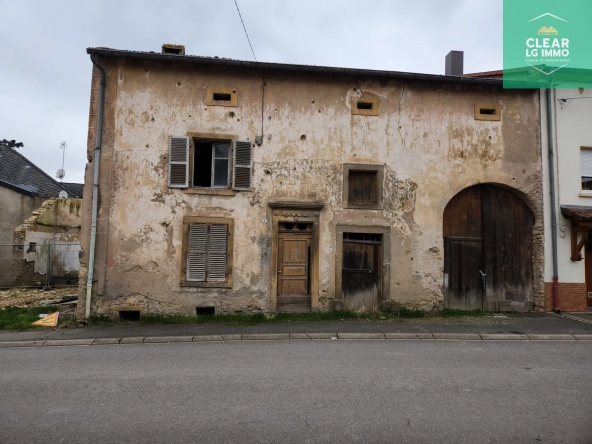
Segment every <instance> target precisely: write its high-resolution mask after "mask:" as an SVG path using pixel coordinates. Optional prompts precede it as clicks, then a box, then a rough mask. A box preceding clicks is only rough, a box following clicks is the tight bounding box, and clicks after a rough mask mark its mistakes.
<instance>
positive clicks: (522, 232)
mask: <svg viewBox="0 0 592 444" xmlns="http://www.w3.org/2000/svg"><path fill="white" fill-rule="evenodd" d="M87 52H88V53H89V54H90V55H91V57H93V58H94V60H95V62H96V63H97V64H98V65H99V66H101V68H102V69H104V71H105V100H104V108H103V115H104V118H103V122H102V124H103V126H102V128H103V129H102V133H101V134H102V142H101V147H100V160H99V166H100V176H99V177H98V200H97V208H98V210H97V235H96V251H95V253H94V254H95V256H94V260H95V262H94V270H93V279H92V281H93V282H92V299H91V305H90V308H91V310H90V311H91V313H105V314H109V315H117V313H118V312H129V311H139V312H143V313H182V314H195V313H207V312H234V311H244V312H274V311H308V310H313V311H314V310H334V309H343V308H348V309H354V310H364V309H366V310H372V309H385V310H387V309H390V308H393V307H396V306H399V305H405V306H408V307H413V308H417V309H422V310H425V311H427V312H430V311H433V310H438V309H441V308H444V307H447V308H458V309H475V308H484V309H489V310H506V309H513V310H516V309H520V310H543V309H544V307H545V291H544V279H543V268H544V264H543V261H544V258H543V242H544V239H543V216H542V215H543V197H542V177H541V176H542V173H541V141H540V116H539V96H538V93H536V92H533V91H526V90H524V91H522V90H512V91H504V90H503V89H502V83H501V81H499V80H495V79H467V78H461V77H453V76H439V75H425V74H411V73H401V72H392V71H371V70H358V69H342V68H326V67H314V66H302V65H283V64H271V63H257V62H241V61H236V60H228V59H219V58H208V57H196V56H187V55H184V50H183V49H182V47H180V46H169V47H163V53H162V54H161V53H144V52H134V51H121V50H112V49H107V48H89V49H88V50H87ZM99 82H100V71H99V69H98V68H97V67H96V66H95V68H94V71H93V78H92V93H91V106H90V121H89V138H88V150H89V152H88V155H89V164H88V165H87V171H86V180H85V183H86V187H85V192H84V202H83V208H82V227H83V230H82V248H83V250H84V253H83V255H82V258H81V281H84V280H85V279H86V278H87V276H88V264H89V256H90V243H91V228H90V227H91V214H92V190H93V174H94V173H93V171H94V162H95V161H96V159H95V158H94V154H93V148H94V147H95V137H96V127H97V114H98V107H99ZM483 270H485V273H483ZM482 274H487V275H488V276H487V277H484V276H483V275H482ZM85 293H86V288H85V287H84V286H81V296H80V301H79V305H80V307H81V309H82V307H84V305H85ZM81 313H82V312H81Z"/></svg>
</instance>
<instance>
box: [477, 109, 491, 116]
mask: <svg viewBox="0 0 592 444" xmlns="http://www.w3.org/2000/svg"><path fill="white" fill-rule="evenodd" d="M479 113H480V114H484V115H489V116H495V108H480V109H479Z"/></svg>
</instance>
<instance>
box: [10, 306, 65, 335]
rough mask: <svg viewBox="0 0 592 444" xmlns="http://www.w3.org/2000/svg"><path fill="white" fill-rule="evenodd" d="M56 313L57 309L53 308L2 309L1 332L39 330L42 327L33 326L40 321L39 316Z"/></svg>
mask: <svg viewBox="0 0 592 444" xmlns="http://www.w3.org/2000/svg"><path fill="white" fill-rule="evenodd" d="M55 311H57V308H56V307H52V306H45V307H32V308H19V307H8V308H4V309H0V330H28V329H31V328H39V327H40V326H37V325H32V324H33V322H35V321H38V320H39V319H40V318H39V315H40V314H43V313H46V314H50V313H54V312H55ZM41 328H43V327H41Z"/></svg>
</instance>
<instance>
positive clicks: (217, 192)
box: [183, 188, 236, 196]
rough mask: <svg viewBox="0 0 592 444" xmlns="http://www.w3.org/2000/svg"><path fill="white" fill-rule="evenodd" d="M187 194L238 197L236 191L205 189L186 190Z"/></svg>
mask: <svg viewBox="0 0 592 444" xmlns="http://www.w3.org/2000/svg"><path fill="white" fill-rule="evenodd" d="M183 191H185V194H206V195H213V196H236V191H234V190H210V189H205V188H186V189H185V190H183Z"/></svg>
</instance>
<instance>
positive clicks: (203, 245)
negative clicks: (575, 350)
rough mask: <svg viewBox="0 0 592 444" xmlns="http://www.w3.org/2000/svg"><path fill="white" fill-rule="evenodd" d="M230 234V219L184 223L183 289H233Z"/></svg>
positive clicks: (191, 219) (190, 219)
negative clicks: (184, 287)
mask: <svg viewBox="0 0 592 444" xmlns="http://www.w3.org/2000/svg"><path fill="white" fill-rule="evenodd" d="M233 231H234V221H233V219H226V218H204V217H193V216H187V217H185V218H184V219H183V233H184V238H183V259H182V273H181V285H182V286H186V287H223V288H231V287H232V273H231V270H232V234H233Z"/></svg>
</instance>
